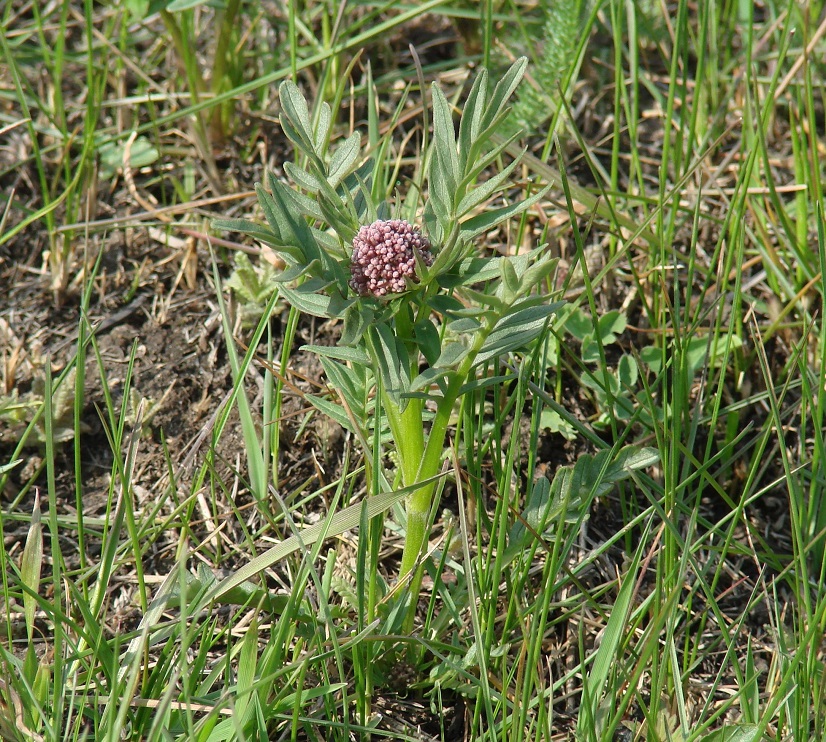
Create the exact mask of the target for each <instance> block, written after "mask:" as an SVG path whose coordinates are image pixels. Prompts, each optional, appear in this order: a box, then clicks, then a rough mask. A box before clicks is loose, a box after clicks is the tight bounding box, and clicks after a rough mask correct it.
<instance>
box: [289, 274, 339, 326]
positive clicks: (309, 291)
mask: <svg viewBox="0 0 826 742" xmlns="http://www.w3.org/2000/svg"><path fill="white" fill-rule="evenodd" d="M309 283H310V282H309V281H308V282H306V283H303V284H301V286H298V287H296V288H289V287H287V286H285V285H282V286H281V295H282V296H283V297H284V298H285V299H286V300H287V301H288V302H290V304H292V306H294V307H295V308H296V309H298V310H299V311H300V312H304V313H305V314H310V315H312V316H313V317H328V318H329V317H332V315H331V313H330V297H329V296H326V295H325V294H320V293H318V292H317V291H316V290H315V286H314V285H311V286H308V285H307V284H309Z"/></svg>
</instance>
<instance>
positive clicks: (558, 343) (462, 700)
mask: <svg viewBox="0 0 826 742" xmlns="http://www.w3.org/2000/svg"><path fill="white" fill-rule="evenodd" d="M580 5H581V6H582V7H580V8H579V12H580V17H579V23H580V34H581V36H580V38H578V39H577V43H576V44H575V45H574V46H573V48H574V50H575V51H574V52H573V53H572V54H571V55H570V60H569V64H570V66H569V68H568V69H565V70H562V71H561V72H560V73H557V75H558V77H559V79H560V86H559V89H558V90H556V91H554V90H551V91H547V90H544V91H543V90H539V91H534V92H535V93H536V94H535V95H532V96H530V97H529V100H540V101H541V100H542V96H543V95H544V96H548V97H550V98H551V99H552V102H553V103H554V106H553V110H552V111H551V114H550V115H549V114H548V111H540V112H538V114H537V115H538V116H539V118H538V121H539V123H538V124H537V125H538V126H540V127H541V128H540V129H539V130H538V131H536V132H534V134H533V136H532V137H531V138H530V139H528V140H525V141H524V144H525V145H526V146H529V151H528V153H527V155H526V156H525V158H524V160H523V161H522V163H521V164H520V167H519V169H518V170H517V171H516V172H515V173H514V183H513V188H512V190H511V191H510V192H509V193H508V198H509V199H511V200H512V201H514V202H516V201H518V200H522V199H524V198H528V197H530V195H531V194H532V193H534V192H535V190H536V186H535V181H537V180H538V181H539V183H540V184H542V183H550V184H552V186H553V187H552V190H551V191H550V192H549V194H548V195H547V196H546V197H544V198H543V199H542V200H541V201H540V202H539V203H538V204H537V205H535V206H534V207H532V208H531V209H530V210H529V213H527V214H525V215H523V216H522V218H520V219H516V220H513V221H512V222H510V223H508V224H507V225H504V226H503V227H502V228H501V229H499V230H497V231H496V232H495V233H491V234H487V235H485V236H484V239H481V240H480V242H479V249H480V250H483V251H486V252H488V253H493V252H496V251H499V252H503V253H506V254H515V253H516V252H517V251H519V250H525V249H529V248H532V247H534V246H536V245H538V244H541V243H543V242H547V243H548V244H549V247H548V249H549V250H554V251H556V254H558V255H559V257H560V264H559V268H558V271H557V274H556V276H555V277H554V280H553V281H552V282H549V283H548V285H547V286H546V290H547V292H548V294H549V298H551V299H553V300H556V299H559V298H564V299H565V300H566V302H567V304H566V306H565V307H564V309H563V310H561V311H560V312H559V314H558V315H557V317H556V319H555V320H554V322H553V324H552V325H551V327H550V328H549V331H548V332H547V333H546V334H545V335H543V337H542V338H540V340H539V341H537V342H535V343H534V344H533V345H532V346H531V348H530V349H529V350H528V351H527V352H526V353H524V354H519V355H509V356H508V357H500V358H498V359H491V360H489V361H488V362H487V366H486V368H485V369H483V373H481V374H480V375H479V378H480V379H481V378H483V377H488V379H487V380H489V381H490V383H489V384H480V385H479V386H478V387H477V388H476V389H474V390H473V391H471V392H470V393H469V394H467V395H465V396H464V397H462V403H461V405H460V406H458V407H457V409H456V410H455V412H454V416H453V418H452V419H451V430H450V436H449V438H450V441H451V444H450V446H449V449H448V451H447V452H446V456H445V461H444V468H443V469H442V474H441V475H440V476H439V478H438V480H437V484H438V486H439V487H440V488H441V497H442V500H441V504H440V506H439V508H437V509H436V510H435V511H434V512H433V513H432V514H431V518H432V520H433V529H432V533H431V539H430V543H429V551H428V553H429V557H428V559H427V560H426V561H425V578H424V580H425V581H424V583H423V584H424V589H423V591H422V593H421V594H420V596H419V610H418V612H417V615H416V619H415V623H414V627H413V629H412V631H409V632H402V631H400V630H399V627H400V626H402V624H403V621H402V620H400V611H401V606H402V605H403V600H402V598H403V597H404V591H405V589H406V584H404V583H403V584H396V582H395V577H396V574H397V571H398V559H399V556H400V553H401V543H402V538H403V535H404V509H403V504H404V502H403V501H404V497H405V495H406V494H407V491H406V490H404V489H401V488H400V486H399V485H398V483H396V482H394V481H393V477H392V469H393V467H392V455H393V452H392V451H389V450H388V446H387V441H386V440H383V439H382V434H381V429H380V426H378V425H373V426H372V427H367V428H365V427H364V426H362V427H359V426H355V427H356V428H357V429H358V430H360V431H361V433H360V434H351V433H348V432H347V431H346V430H345V429H344V427H346V426H342V425H341V424H340V423H341V422H347V420H346V419H345V420H341V421H336V419H335V418H331V419H328V418H327V417H325V415H323V414H322V413H321V411H320V410H319V408H318V407H319V406H318V405H316V406H313V405H312V404H311V403H310V401H309V398H310V396H315V397H320V398H322V399H327V400H328V409H330V410H333V404H332V403H333V402H336V403H337V402H338V401H339V398H338V397H337V396H336V395H335V392H334V391H332V390H331V389H329V388H328V386H327V382H328V379H326V378H325V376H324V374H323V371H322V368H321V366H320V365H319V363H318V361H317V359H314V357H312V356H308V355H307V354H306V353H303V352H302V351H300V350H299V347H300V346H301V345H303V344H309V343H318V344H328V345H333V344H335V343H336V341H337V333H338V329H337V328H336V327H335V326H330V325H324V324H322V323H316V322H313V321H311V320H310V319H308V318H307V317H303V316H300V315H299V313H297V312H296V311H295V310H292V309H290V308H289V307H288V306H286V305H285V304H284V302H283V299H282V298H281V297H280V296H279V294H278V293H277V291H276V290H275V289H274V288H273V287H274V284H271V283H268V281H269V280H271V278H272V274H273V272H274V270H277V268H278V265H277V261H276V260H275V259H274V258H273V256H272V255H271V254H269V253H267V252H266V251H265V250H262V249H261V248H260V247H259V246H258V245H236V244H235V243H234V242H232V241H231V239H229V240H228V239H226V235H209V236H208V233H209V222H210V220H211V219H212V218H213V217H216V216H245V217H254V218H260V214H258V213H257V212H256V207H255V205H254V199H253V197H252V195H251V193H250V191H251V189H252V185H253V183H254V182H255V181H262V182H263V181H264V180H265V170H266V169H270V170H274V171H275V172H276V173H277V175H278V176H279V177H280V176H281V174H282V170H281V164H282V163H283V162H284V161H285V160H286V159H289V157H290V156H291V154H290V153H289V152H288V151H287V141H286V139H285V137H284V136H283V134H282V133H281V132H280V130H279V128H278V125H277V123H276V122H275V119H274V116H275V115H277V113H278V110H279V109H278V103H277V100H276V95H275V90H276V88H277V83H278V82H279V81H281V80H283V79H287V78H290V77H292V78H294V79H295V80H296V81H297V82H298V83H299V84H300V85H301V86H302V89H303V90H304V91H305V92H306V93H307V95H308V98H309V99H310V100H311V101H313V102H314V107H313V110H312V111H311V113H312V114H313V115H316V116H317V115H319V114H320V111H321V103H322V102H327V103H329V104H330V106H331V107H332V110H333V112H334V117H335V119H334V123H333V127H332V130H331V136H332V137H333V138H335V139H337V140H338V139H341V138H343V137H345V136H347V135H348V134H350V133H351V130H352V128H353V127H357V128H361V129H362V130H363V131H364V132H366V133H367V136H366V138H365V140H366V141H368V142H369V144H370V146H371V147H372V148H373V149H374V151H376V152H378V153H380V156H381V157H382V158H383V165H384V168H385V170H384V172H385V173H386V174H387V176H386V180H387V182H388V183H392V184H393V185H392V187H391V188H390V189H389V193H388V194H387V196H388V198H390V199H391V200H396V199H397V198H399V199H402V200H403V199H405V198H409V199H410V201H409V202H408V203H414V204H415V202H416V200H417V198H418V192H417V190H416V189H417V188H419V187H420V185H421V183H422V182H423V179H422V177H421V175H422V163H421V162H420V161H419V158H418V155H419V152H420V149H419V147H420V143H421V142H422V139H423V138H424V136H425V134H424V132H423V131H422V129H421V127H422V122H423V120H426V119H423V114H425V110H423V109H424V108H425V106H424V102H423V98H422V93H421V90H422V82H424V83H425V85H429V83H430V81H431V80H434V79H436V80H439V82H440V84H441V86H442V89H443V90H445V92H446V94H447V97H448V100H450V101H451V102H452V103H455V104H457V105H461V104H462V103H463V101H464V97H463V96H464V94H466V92H467V90H468V89H469V87H470V81H471V78H470V77H468V75H469V74H471V73H469V72H468V71H469V69H472V67H473V66H474V65H477V64H481V63H483V62H484V63H487V64H489V65H491V66H492V69H493V70H494V74H493V77H494V79H496V75H497V73H498V74H501V72H502V71H503V70H504V69H505V68H506V67H507V65H508V64H509V62H510V61H511V60H512V59H513V58H516V57H518V56H520V55H522V54H528V55H529V56H533V57H534V60H533V63H532V64H533V65H534V66H535V65H536V64H537V63H538V60H537V59H536V57H538V56H539V55H541V54H542V43H541V40H539V39H538V38H537V34H538V33H540V31H541V29H542V27H543V23H544V21H545V17H546V14H545V11H544V10H543V7H544V5H543V6H542V7H540V4H534V3H517V2H513V1H511V0H506V1H504V2H485V3H480V4H469V3H462V2H458V0H457V1H456V2H435V1H434V2H430V3H422V4H409V5H395V4H389V5H388V4H379V3H367V2H359V3H350V4H341V5H339V4H334V3H329V2H321V1H316V0H312V1H310V2H305V3H297V2H288V3H285V4H284V7H283V8H281V6H279V9H278V10H277V11H274V10H273V9H272V8H271V7H270V6H267V5H266V4H264V3H258V2H254V1H250V2H248V3H241V4H233V3H231V4H228V7H227V9H226V11H225V15H223V16H221V15H218V16H216V15H214V14H213V11H212V10H211V9H210V8H209V7H207V6H206V5H205V4H204V5H196V6H195V7H193V8H190V9H187V10H180V11H179V10H176V9H175V7H174V5H173V6H171V7H170V8H169V9H168V11H164V12H165V15H164V17H163V19H162V18H161V16H159V15H157V14H155V15H149V14H147V11H146V10H145V9H143V7H142V6H140V5H139V4H124V5H117V4H116V5H111V6H107V7H102V6H97V5H93V4H92V3H84V4H79V3H72V2H68V1H67V2H63V3H57V4H51V5H47V6H43V5H38V4H36V3H35V4H34V5H28V4H25V3H17V2H11V3H8V4H6V5H5V6H4V8H3V10H2V18H3V26H4V33H3V34H2V35H0V45H1V47H0V48H2V62H1V63H0V83H1V84H0V96H1V97H2V106H0V130H2V132H3V136H2V137H0V179H2V183H3V189H2V206H3V208H2V216H0V276H1V277H2V286H3V288H4V291H3V298H2V299H0V356H2V364H0V369H2V371H1V373H2V377H0V378H2V383H3V386H2V389H0V394H2V396H0V492H2V502H0V528H2V532H3V536H4V539H3V545H2V546H0V568H2V580H3V582H2V586H1V587H0V591H2V592H0V602H1V603H2V607H3V611H2V614H0V615H2V617H3V622H2V630H0V636H2V640H0V663H1V664H2V668H3V671H2V676H1V677H2V679H1V680H0V737H2V738H4V739H11V740H35V739H44V740H62V739H65V740H74V739H95V740H97V739H100V740H109V739H113V740H114V739H135V740H170V739H202V740H219V739H220V740H223V739H245V740H246V739H324V740H328V739H342V740H343V739H350V738H368V737H370V738H372V739H410V740H413V739H416V740H418V739H445V740H452V739H465V738H466V739H479V740H507V741H508V742H510V741H512V740H513V741H515V740H552V739H554V740H556V739H577V740H583V741H590V740H626V739H628V740H631V739H646V740H709V741H722V740H732V739H737V740H758V739H776V740H811V739H822V738H824V736H826V714H824V711H823V710H824V708H826V703H825V702H824V689H826V682H825V681H824V661H825V660H826V652H825V651H824V650H826V646H825V645H824V639H823V637H824V631H825V630H826V594H824V585H826V574H824V570H826V566H825V565H826V558H824V543H826V506H824V504H823V503H824V501H825V500H824V489H826V478H824V473H823V472H824V465H823V462H824V458H826V448H825V447H824V437H823V431H824V414H826V387H824V383H823V373H824V372H823V369H824V361H826V332H824V323H823V320H822V304H823V295H824V280H823V275H824V267H825V266H826V226H824V225H825V224H826V222H824V200H823V192H822V182H823V165H822V161H823V157H822V152H823V147H824V134H823V131H824V104H825V103H826V95H825V94H826V88H824V84H823V79H824V63H823V61H822V60H823V59H824V58H825V57H824V46H826V42H824V40H823V39H822V33H823V29H824V28H826V26H824V25H823V22H822V20H821V16H822V12H823V7H822V3H816V2H812V3H808V4H797V3H793V2H775V1H774V0H767V2H764V3H761V4H753V3H735V2H723V3H718V2H712V0H700V1H699V2H698V3H687V2H684V1H681V0H678V2H675V3H671V4H666V5H663V4H657V3H623V2H619V0H602V2H598V3H581V4H580ZM273 13H276V16H277V17H274V16H273ZM279 13H280V14H281V15H277V14H279ZM514 13H518V14H519V20H520V22H519V23H518V24H513V23H512V22H510V19H512V17H513V14H514ZM222 24H223V25H222ZM173 31H174V37H175V39H174V41H175V43H173V38H172V36H170V33H172V32H173ZM408 41H411V42H413V43H414V46H415V47H416V48H417V53H418V57H419V60H420V62H421V67H422V68H421V72H417V70H416V66H415V63H414V59H413V57H412V56H410V52H409V51H408V48H407V44H408ZM216 48H218V49H222V50H229V53H228V54H227V56H226V57H223V58H218V59H216V58H215V57H214V55H213V50H214V49H216ZM368 62H369V65H370V66H369V67H368ZM530 69H531V68H530V67H529V75H530ZM526 84H530V80H529V81H528V82H527V83H526ZM527 109H529V105H528V104H525V105H523V107H522V108H521V109H520V116H521V117H523V118H524V117H526V116H527V115H529V114H530V111H529V110H527ZM426 115H427V116H430V112H429V111H427V112H426ZM133 133H134V134H135V138H134V139H133V140H132V142H131V144H127V143H128V142H129V141H130V136H131V135H132V134H133ZM517 145H518V143H515V144H514V145H513V146H512V147H509V148H507V149H506V150H505V151H504V152H503V155H502V157H501V160H502V162H501V165H500V167H504V166H506V165H507V163H508V162H510V158H511V157H513V156H514V155H515V154H518V151H519V148H518V147H517ZM531 189H533V190H531ZM397 194H398V195H397ZM400 203H403V201H400ZM501 205H502V204H501V203H492V204H490V205H489V206H490V207H491V208H493V207H496V206H501ZM242 249H244V250H245V251H246V254H248V255H249V265H248V267H247V272H246V273H245V274H244V275H246V276H247V278H245V279H244V278H238V276H239V275H241V269H240V267H239V266H240V263H238V261H237V260H236V259H235V255H236V254H237V253H238V252H239V251H240V250H242ZM268 261H269V262H268ZM274 264H275V265H274ZM234 269H236V273H235V275H234V277H233V278H230V276H231V275H233V270H234ZM267 270H269V271H270V272H269V273H267ZM244 281H246V283H244ZM250 282H251V283H250ZM256 282H257V283H256ZM228 283H229V284H230V285H232V286H233V289H232V290H231V291H230V290H227V289H226V286H227V284H228ZM239 285H240V286H241V287H242V288H241V289H239V288H238V287H239ZM244 286H246V291H245V290H244V289H243V287H244ZM356 391H357V392H358V393H360V394H361V395H362V398H363V399H364V400H365V407H366V408H367V409H371V410H372V409H373V407H372V406H371V405H372V404H373V403H372V400H373V395H372V394H371V389H369V388H359V389H357V390H356ZM322 407H323V404H322ZM374 414H378V413H374ZM629 446H632V447H633V448H627V447H629ZM648 449H654V450H656V452H657V461H656V462H655V461H654V460H653V459H652V458H646V457H642V458H640V459H634V458H633V455H635V453H634V452H637V454H638V453H639V451H645V450H648ZM365 452H366V453H365ZM618 457H619V461H620V462H624V466H621V465H617V464H615V463H614V462H615V461H617V460H618ZM367 477H372V478H373V479H372V481H371V482H368V481H367ZM385 477H386V480H387V481H384V478H385ZM555 477H556V478H555ZM552 482H553V484H552ZM366 491H371V492H381V494H379V495H378V496H375V497H372V498H368V499H363V498H362V495H363V494H364V493H365V492H366Z"/></svg>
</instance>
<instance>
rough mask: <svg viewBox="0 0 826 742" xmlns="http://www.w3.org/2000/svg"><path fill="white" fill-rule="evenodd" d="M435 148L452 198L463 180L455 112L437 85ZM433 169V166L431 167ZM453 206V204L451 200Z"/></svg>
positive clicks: (434, 101) (441, 171) (434, 124)
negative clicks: (454, 117)
mask: <svg viewBox="0 0 826 742" xmlns="http://www.w3.org/2000/svg"><path fill="white" fill-rule="evenodd" d="M432 100H433V146H434V147H435V150H436V157H437V158H438V161H439V171H440V174H441V176H442V179H443V180H444V183H445V186H446V188H447V189H448V192H449V193H450V194H451V196H454V195H455V193H456V186H457V185H458V184H459V181H460V180H461V177H462V174H461V172H460V171H459V153H458V152H457V151H456V133H455V131H454V129H453V112H452V111H451V108H450V103H448V102H447V98H445V94H444V93H443V92H442V91H441V89H440V88H439V86H438V85H436V83H435V82H434V83H433V86H432ZM431 167H432V166H431ZM450 203H451V206H452V204H453V201H452V198H451V201H450Z"/></svg>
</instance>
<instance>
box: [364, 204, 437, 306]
mask: <svg viewBox="0 0 826 742" xmlns="http://www.w3.org/2000/svg"><path fill="white" fill-rule="evenodd" d="M417 254H418V256H419V258H420V259H421V260H422V262H423V263H425V265H431V264H432V263H433V255H432V254H431V252H430V242H429V240H428V239H427V237H425V236H424V235H423V234H422V233H421V232H419V230H418V229H416V228H415V227H413V226H412V225H410V224H409V223H408V222H407V221H405V220H404V219H390V220H387V221H384V220H382V219H379V220H378V221H376V222H373V223H372V224H369V225H367V226H366V227H362V228H361V229H360V230H359V231H358V234H357V235H356V236H355V237H354V238H353V256H352V262H351V264H350V272H351V273H352V275H353V277H352V278H351V279H350V286H351V287H352V289H353V291H355V292H356V293H357V294H359V295H360V296H377V297H380V296H386V295H387V294H400V293H401V292H402V291H406V290H407V284H406V283H405V278H411V279H413V280H414V281H416V280H418V279H417V278H416V255H417Z"/></svg>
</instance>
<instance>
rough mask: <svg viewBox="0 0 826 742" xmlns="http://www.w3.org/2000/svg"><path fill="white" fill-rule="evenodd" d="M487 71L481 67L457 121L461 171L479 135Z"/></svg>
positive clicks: (483, 111)
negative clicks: (460, 117)
mask: <svg viewBox="0 0 826 742" xmlns="http://www.w3.org/2000/svg"><path fill="white" fill-rule="evenodd" d="M487 88H488V71H487V70H486V69H485V68H484V67H483V68H482V69H481V70H480V71H479V74H478V75H477V76H476V79H475V80H474V81H473V86H472V87H471V89H470V92H469V93H468V96H467V100H466V101H465V107H464V109H463V111H462V120H461V121H460V122H459V163H460V167H461V170H462V172H466V171H467V162H468V153H469V152H470V150H471V146H472V144H473V142H475V141H476V139H477V137H478V136H479V131H480V129H481V125H482V119H483V118H484V115H485V102H486V100H487Z"/></svg>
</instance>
